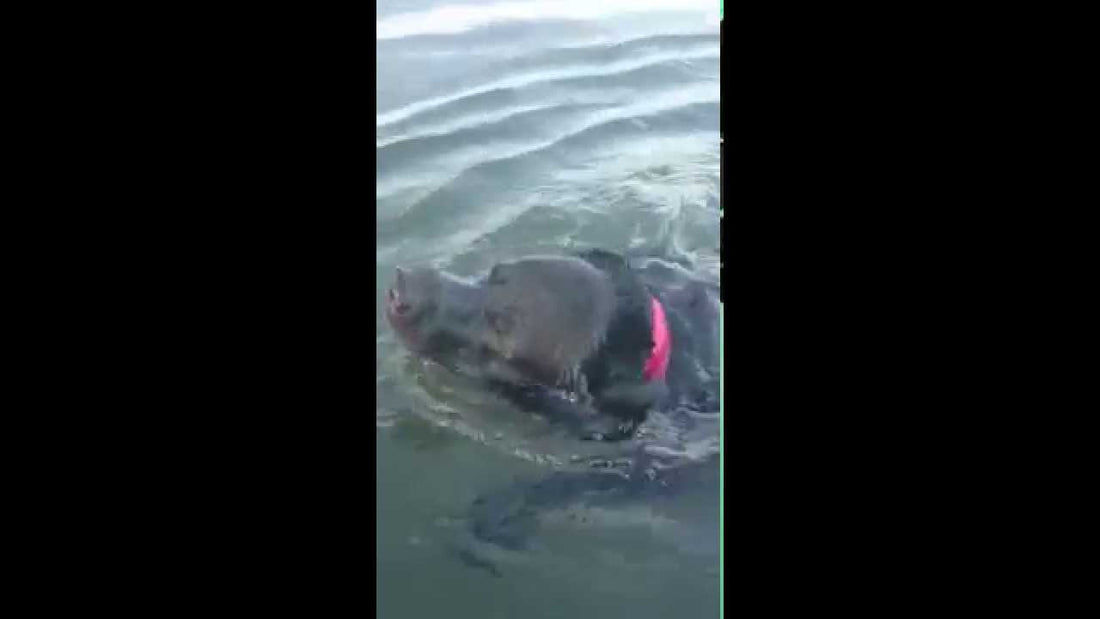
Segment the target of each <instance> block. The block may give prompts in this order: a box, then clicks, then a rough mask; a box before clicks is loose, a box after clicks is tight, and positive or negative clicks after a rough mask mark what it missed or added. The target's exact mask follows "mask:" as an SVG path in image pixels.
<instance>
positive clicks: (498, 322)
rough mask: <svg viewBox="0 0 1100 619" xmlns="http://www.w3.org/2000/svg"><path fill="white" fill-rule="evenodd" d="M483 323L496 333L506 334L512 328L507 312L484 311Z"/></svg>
mask: <svg viewBox="0 0 1100 619" xmlns="http://www.w3.org/2000/svg"><path fill="white" fill-rule="evenodd" d="M485 322H487V323H488V324H489V328H490V329H492V330H493V331H496V332H497V333H507V332H508V330H509V329H511V328H512V320H511V316H509V314H508V313H507V312H498V311H494V310H485Z"/></svg>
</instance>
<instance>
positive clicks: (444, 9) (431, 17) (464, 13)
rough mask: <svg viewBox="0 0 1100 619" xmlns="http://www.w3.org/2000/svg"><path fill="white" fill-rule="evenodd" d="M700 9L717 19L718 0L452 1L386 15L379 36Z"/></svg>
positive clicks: (711, 18) (387, 36)
mask: <svg viewBox="0 0 1100 619" xmlns="http://www.w3.org/2000/svg"><path fill="white" fill-rule="evenodd" d="M687 11H692V12H699V13H701V14H703V15H705V16H706V19H707V22H708V23H717V18H718V4H717V3H716V2H715V1H714V0H599V1H598V2H592V1H590V0H536V1H533V2H501V3H495V4H476V5H475V4H452V5H446V6H440V7H437V8H433V9H429V10H427V11H418V12H413V13H400V14H397V15H391V16H387V17H383V18H382V19H379V20H378V21H377V38H378V39H379V40H386V39H398V38H404V37H410V36H418V35H432V34H455V33H460V32H466V31H468V30H473V29H476V28H482V27H485V26H488V25H491V24H498V23H502V22H517V21H543V20H578V21H591V20H599V19H607V18H613V17H615V16H617V15H624V14H630V13H659V12H687Z"/></svg>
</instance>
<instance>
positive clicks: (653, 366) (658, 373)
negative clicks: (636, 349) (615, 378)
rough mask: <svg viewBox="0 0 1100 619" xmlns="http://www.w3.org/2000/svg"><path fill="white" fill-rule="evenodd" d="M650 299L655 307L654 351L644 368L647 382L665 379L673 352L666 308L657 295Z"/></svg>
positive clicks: (643, 375)
mask: <svg viewBox="0 0 1100 619" xmlns="http://www.w3.org/2000/svg"><path fill="white" fill-rule="evenodd" d="M650 301H652V303H651V306H652V308H653V320H652V322H653V352H651V353H650V354H649V359H647V360H646V362H645V368H644V369H643V370H642V377H643V378H645V380H646V382H649V381H652V380H662V379H664V377H665V372H666V371H667V370H668V357H669V353H671V352H672V337H671V336H670V334H669V332H668V322H666V321H665V308H664V307H662V306H661V303H660V302H659V301H657V298H656V297H651V298H650Z"/></svg>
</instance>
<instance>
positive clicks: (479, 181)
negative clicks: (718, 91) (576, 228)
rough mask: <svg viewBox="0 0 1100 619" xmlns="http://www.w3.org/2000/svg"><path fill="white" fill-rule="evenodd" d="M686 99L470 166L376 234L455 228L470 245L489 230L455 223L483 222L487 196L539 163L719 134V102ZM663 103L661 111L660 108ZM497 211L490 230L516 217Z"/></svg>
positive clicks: (603, 120) (602, 119)
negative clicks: (656, 138) (658, 139)
mask: <svg viewBox="0 0 1100 619" xmlns="http://www.w3.org/2000/svg"><path fill="white" fill-rule="evenodd" d="M686 94H688V96H686V97H684V98H683V99H681V100H679V101H675V100H673V101H669V100H665V101H663V102H659V103H658V106H657V107H656V108H655V109H654V105H653V104H652V103H651V104H648V105H647V106H635V107H634V111H635V112H642V111H645V112H648V115H644V116H643V115H630V116H626V117H624V116H623V112H624V111H625V110H623V109H619V110H616V111H614V112H608V113H604V114H597V115H594V116H592V117H589V118H588V119H586V121H585V122H584V123H582V124H580V125H578V126H575V127H573V128H572V129H571V130H570V131H569V132H567V133H565V134H563V135H561V136H559V137H557V138H555V139H553V140H550V141H547V142H544V143H542V144H539V145H536V146H533V147H529V148H525V149H523V150H520V151H518V152H513V153H509V154H508V155H506V156H502V157H498V158H495V159H492V160H490V161H481V162H478V163H476V164H474V165H471V166H469V167H467V168H465V169H464V170H463V171H462V172H461V173H459V174H458V175H457V176H455V177H454V178H452V179H451V180H450V181H448V182H446V183H445V184H444V185H443V186H441V187H439V188H438V189H436V190H434V191H433V192H432V193H430V194H428V195H427V196H426V197H424V198H423V199H421V200H419V201H418V202H417V203H415V204H413V205H412V206H410V207H409V208H408V209H407V210H405V211H404V212H403V213H402V215H401V216H399V217H397V218H396V219H394V220H389V221H379V222H378V234H379V235H380V236H382V237H385V238H389V237H391V236H394V237H400V238H404V237H406V236H423V235H425V234H431V235H434V234H438V233H439V232H441V231H443V230H448V229H456V227H457V228H459V229H461V230H462V231H461V232H458V233H456V234H457V235H459V236H460V237H461V242H469V241H471V240H473V239H476V238H478V236H480V235H482V234H484V233H486V232H488V230H491V229H492V228H489V229H486V227H485V225H484V223H483V224H482V225H478V226H462V225H460V223H459V222H460V221H461V220H463V219H466V220H468V221H472V220H481V221H482V222H484V221H485V220H484V217H485V210H486V204H485V201H486V197H487V196H494V195H495V196H500V195H501V194H502V193H503V194H506V193H508V192H510V191H514V190H516V189H519V188H523V181H524V178H525V176H526V174H527V173H528V172H529V171H530V170H531V168H532V167H536V168H537V167H539V166H540V164H550V165H552V166H554V167H556V168H561V167H565V166H566V164H567V163H568V161H567V160H568V159H570V158H583V157H588V156H591V151H592V149H594V148H597V147H602V146H606V145H608V144H613V143H614V142H616V141H621V140H623V139H625V138H629V137H631V136H639V135H646V136H649V135H651V134H653V133H656V132H662V131H665V132H673V133H676V134H683V133H685V132H691V131H698V130H703V129H705V128H706V127H707V125H711V126H712V127H713V129H714V131H716V132H717V130H718V113H719V105H718V101H717V98H715V99H712V100H710V101H698V100H692V99H691V97H690V95H691V94H693V93H686ZM695 94H697V93H695ZM662 104H663V106H664V107H661V105H662ZM646 107H648V108H649V109H646ZM639 118H642V119H644V123H638V122H635V121H636V120H638V119H639ZM502 179H508V182H502ZM509 183H510V184H509ZM497 209H498V210H497V211H496V212H494V213H493V215H492V218H491V220H490V221H491V223H492V224H493V225H503V224H505V223H507V222H508V221H510V219H511V218H512V217H514V216H516V215H518V213H516V212H514V211H513V210H511V209H503V208H500V207H499V205H498V206H497ZM456 218H457V220H456ZM437 241H438V240H437ZM456 242H458V241H456Z"/></svg>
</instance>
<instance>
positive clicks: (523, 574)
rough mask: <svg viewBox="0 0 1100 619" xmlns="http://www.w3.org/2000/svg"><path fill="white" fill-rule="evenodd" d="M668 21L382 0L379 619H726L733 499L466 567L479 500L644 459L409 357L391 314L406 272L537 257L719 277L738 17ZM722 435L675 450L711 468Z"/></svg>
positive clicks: (652, 9)
mask: <svg viewBox="0 0 1100 619" xmlns="http://www.w3.org/2000/svg"><path fill="white" fill-rule="evenodd" d="M711 4H713V5H714V6H713V7H711V6H710V5H711ZM667 6H672V7H681V8H680V9H678V10H675V11H673V10H666V9H662V8H661V7H660V3H657V2H649V1H642V0H639V1H637V2H630V3H623V2H611V3H610V4H605V3H602V2H599V1H597V2H587V3H586V2H572V1H570V2H554V1H552V0H546V1H545V2H533V3H530V4H527V3H520V2H508V3H485V2H482V3H479V4H464V5H463V7H465V8H462V7H458V8H456V6H455V5H446V4H443V3H441V2H439V1H438V0H435V1H431V0H419V1H415V2H413V1H408V2H389V1H383V0H379V3H378V5H377V8H378V32H379V39H378V41H377V52H378V56H377V58H378V67H377V68H378V72H377V75H378V83H377V95H378V109H377V112H376V124H377V144H376V152H377V161H378V167H377V189H376V191H377V202H376V209H377V223H378V239H377V243H378V246H377V247H378V248H377V267H376V268H377V275H378V289H377V290H376V296H377V310H376V317H375V318H376V325H377V328H376V333H377V339H376V355H377V361H378V376H377V388H378V405H377V412H376V414H377V429H376V442H377V454H378V455H377V457H378V461H377V471H378V480H377V483H378V485H377V492H378V495H377V501H378V520H377V543H378V546H377V547H378V555H377V574H378V575H377V585H378V612H379V616H380V617H384V618H387V619H390V618H393V619H403V618H410V619H413V618H421V617H437V616H447V617H451V616H454V617H479V618H490V617H515V618H518V619H527V618H532V619H533V618H536V617H570V618H574V619H579V618H587V617H607V618H610V617H624V618H625V617H629V618H631V619H642V618H647V617H654V618H657V617H661V618H665V617H677V618H686V617H717V616H718V595H719V593H718V592H719V581H718V578H719V577H718V556H719V553H718V537H717V512H718V510H717V503H718V493H717V486H713V485H703V486H700V487H698V488H687V489H685V491H684V492H683V493H682V494H678V495H675V496H674V497H673V498H670V499H667V500H663V501H656V502H651V503H638V504H630V505H623V506H616V507H613V508H610V507H609V508H603V509H601V508H595V507H591V506H587V507H586V506H583V505H578V506H571V507H568V508H563V509H559V510H554V511H551V512H549V513H546V514H544V515H543V518H542V519H541V528H540V531H539V533H538V535H537V536H536V544H535V546H534V547H533V548H532V549H530V550H528V551H523V552H509V551H504V550H496V549H492V548H489V549H484V548H482V549H480V552H482V554H484V555H485V556H486V557H488V558H489V559H491V560H492V561H493V562H494V563H495V564H496V565H497V566H498V567H499V569H500V573H501V576H500V577H499V578H497V577H494V576H493V575H492V574H490V573H489V572H487V571H486V570H481V569H477V568H476V567H471V566H470V565H468V564H465V563H463V562H461V561H459V560H456V558H455V556H454V553H453V551H452V550H451V549H453V548H454V547H455V544H461V543H465V542H466V541H467V540H468V534H467V533H466V530H465V528H464V521H463V518H464V516H465V510H466V509H467V508H468V507H469V505H470V503H471V502H472V501H473V500H474V499H475V498H477V497H478V496H479V495H481V494H483V493H486V492H490V491H492V490H493V489H496V488H501V487H503V486H505V485H507V484H508V483H510V482H511V481H512V480H513V479H515V478H516V477H523V478H531V479H537V478H538V477H539V476H541V475H546V474H548V473H549V472H551V471H553V470H556V469H568V468H569V467H571V466H575V464H574V463H575V461H577V460H582V459H584V458H585V457H588V456H594V455H601V456H602V455H608V456H610V457H614V456H615V455H616V453H618V451H617V450H620V449H627V448H626V447H613V446H607V445H601V444H598V443H580V442H578V441H576V440H575V439H572V438H570V437H568V436H566V435H565V434H563V433H561V432H558V431H556V430H555V429H554V428H552V427H550V426H548V425H547V424H546V423H545V422H542V421H541V420H539V419H537V418H534V417H532V416H530V415H528V414H525V413H522V412H519V411H517V410H515V409H514V408H512V407H511V406H510V405H508V404H506V403H504V402H501V401H498V400H496V399H494V398H493V397H491V396H489V395H486V394H484V393H482V392H480V391H478V390H477V389H475V388H473V387H472V386H471V385H470V384H468V383H467V382H465V381H463V380H462V379H461V378H458V377H454V376H451V375H449V374H447V373H446V372H444V371H442V370H440V369H439V368H437V367H433V366H431V365H427V364H424V363H421V362H419V361H416V360H414V359H411V358H410V357H409V355H408V354H407V353H406V352H405V351H404V350H403V349H402V348H401V347H400V346H399V345H398V343H397V342H396V340H395V338H394V336H393V333H392V331H391V330H390V329H389V326H388V325H387V324H386V322H385V318H384V315H383V300H384V293H385V288H386V286H387V285H388V283H389V281H390V278H391V277H392V273H393V270H394V267H395V266H397V265H415V264H434V265H437V266H441V267H444V268H446V269H448V270H450V271H452V272H457V273H460V274H468V275H473V274H476V273H479V272H481V271H483V270H484V269H485V268H487V267H488V266H490V265H491V264H492V263H494V262H496V261H498V260H502V259H510V258H515V257H519V256H522V255H525V254H529V253H562V252H565V251H568V250H569V249H570V248H575V247H591V246H598V247H604V248H608V249H612V250H618V251H625V250H628V249H631V248H639V247H656V246H663V247H671V248H673V251H675V252H677V253H678V254H679V255H681V256H683V257H684V258H686V259H689V260H690V261H691V262H692V263H693V264H694V268H695V271H696V273H697V274H700V275H701V276H703V277H705V278H709V279H711V280H713V281H717V279H718V252H717V249H718V244H719V238H718V221H719V214H718V173H719V172H718V170H719V167H718V166H719V135H718V118H719V103H718V92H719V88H718V27H717V22H716V21H715V19H714V18H715V17H716V16H717V10H718V3H717V0H714V2H713V3H711V2H707V3H696V2H675V0H669V2H668V3H667ZM540 7H542V8H540ZM684 7H687V8H684ZM642 9H645V10H642ZM533 16H544V17H543V18H541V19H537V20H535V19H531V17H533ZM653 423H654V424H655V425H656V426H660V425H661V423H662V419H661V417H660V416H658V417H657V418H656V419H654V421H653ZM708 427H709V426H708ZM712 430H713V431H707V432H700V433H697V434H695V435H692V436H683V437H677V440H678V441H679V442H677V443H675V444H673V445H670V446H668V447H667V449H672V450H676V451H678V452H683V453H685V454H688V455H689V456H690V457H700V456H701V455H706V454H708V453H710V454H712V453H713V452H714V451H716V450H717V445H718V443H717V440H718V439H717V436H716V434H717V425H716V424H715V425H714V426H713V428H712ZM660 433H661V430H660V428H658V430H657V434H660Z"/></svg>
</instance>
